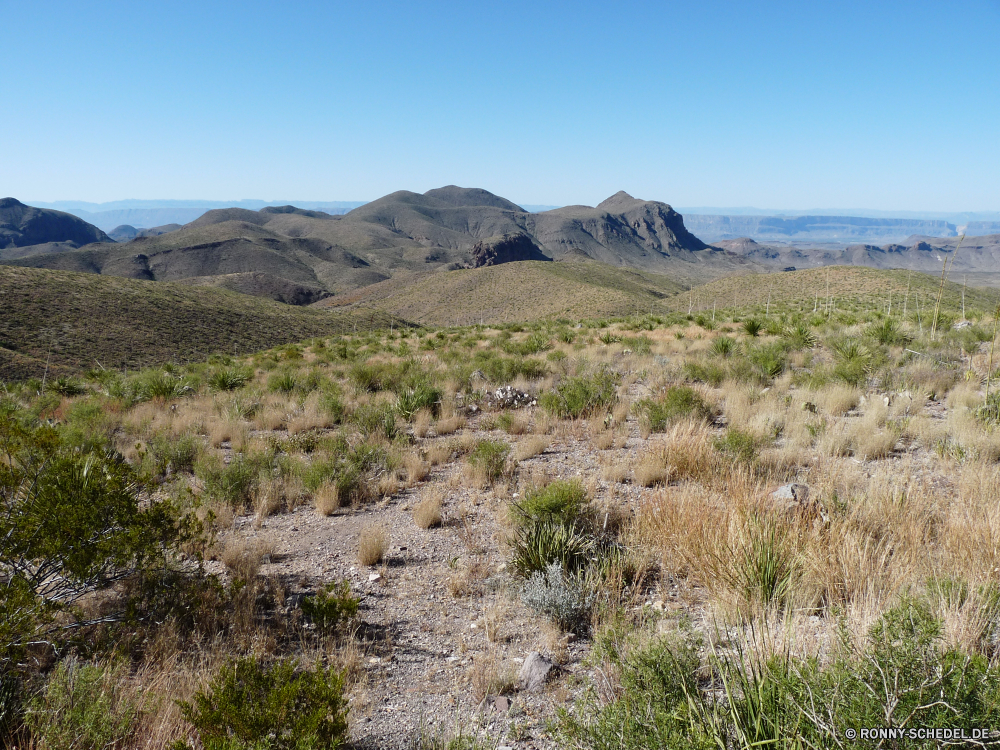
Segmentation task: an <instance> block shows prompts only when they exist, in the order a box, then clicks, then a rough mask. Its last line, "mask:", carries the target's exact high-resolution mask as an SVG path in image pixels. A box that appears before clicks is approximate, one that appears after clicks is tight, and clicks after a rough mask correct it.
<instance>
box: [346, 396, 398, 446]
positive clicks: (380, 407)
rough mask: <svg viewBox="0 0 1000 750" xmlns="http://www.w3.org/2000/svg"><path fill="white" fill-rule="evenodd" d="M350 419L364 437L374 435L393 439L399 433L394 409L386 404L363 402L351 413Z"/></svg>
mask: <svg viewBox="0 0 1000 750" xmlns="http://www.w3.org/2000/svg"><path fill="white" fill-rule="evenodd" d="M351 421H352V422H354V424H355V425H357V427H358V429H359V430H360V431H361V434H362V435H364V436H365V437H366V438H370V437H373V436H376V435H381V436H383V437H384V438H385V439H386V440H395V438H396V436H397V435H398V434H399V427H398V426H397V424H396V409H395V408H394V407H392V406H390V405H388V404H365V405H364V406H360V407H358V408H357V409H356V410H355V411H354V414H352V415H351Z"/></svg>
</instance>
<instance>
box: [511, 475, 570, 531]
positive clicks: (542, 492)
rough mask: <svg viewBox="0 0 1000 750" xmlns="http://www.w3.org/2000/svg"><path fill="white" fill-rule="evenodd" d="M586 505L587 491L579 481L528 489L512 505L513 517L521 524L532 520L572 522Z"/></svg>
mask: <svg viewBox="0 0 1000 750" xmlns="http://www.w3.org/2000/svg"><path fill="white" fill-rule="evenodd" d="M586 504H587V491H586V490H585V489H584V488H583V485H582V484H581V483H580V482H579V480H575V479H571V480H559V481H555V482H552V483H551V484H548V485H546V486H544V487H540V488H535V489H529V490H527V491H526V492H525V493H524V498H523V499H522V500H521V502H519V503H514V504H513V507H514V517H515V519H517V520H518V521H519V522H521V523H527V522H531V521H534V520H539V521H558V522H570V523H571V522H573V521H575V520H576V519H577V517H578V516H579V515H580V514H581V512H582V511H583V509H584V507H585V506H586Z"/></svg>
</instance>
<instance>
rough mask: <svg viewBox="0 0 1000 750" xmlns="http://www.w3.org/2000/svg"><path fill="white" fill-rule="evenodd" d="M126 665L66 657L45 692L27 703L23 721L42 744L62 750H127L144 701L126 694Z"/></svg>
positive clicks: (52, 675) (136, 726)
mask: <svg viewBox="0 0 1000 750" xmlns="http://www.w3.org/2000/svg"><path fill="white" fill-rule="evenodd" d="M127 684H128V669H127V667H126V666H125V665H124V664H121V663H116V664H111V665H108V666H107V667H102V666H99V665H96V664H82V663H80V662H78V661H76V660H75V659H72V658H70V659H65V660H63V661H61V662H59V664H57V665H56V668H55V670H53V672H52V674H51V675H50V676H49V679H48V681H47V682H46V684H45V688H44V689H43V691H42V693H41V695H39V696H38V697H37V698H35V699H34V700H32V701H31V702H30V703H29V704H28V708H27V711H26V712H25V723H26V724H27V726H28V728H29V729H30V730H31V734H32V737H33V739H34V740H35V741H36V742H37V743H38V744H40V745H42V746H43V747H47V748H59V749H60V750H106V748H126V747H128V746H129V744H128V743H129V740H130V739H131V738H132V737H133V735H134V734H135V731H136V729H137V728H138V719H139V717H140V715H141V713H142V708H143V707H142V704H141V702H140V701H138V700H136V699H135V698H134V697H131V696H130V695H129V694H128V688H127Z"/></svg>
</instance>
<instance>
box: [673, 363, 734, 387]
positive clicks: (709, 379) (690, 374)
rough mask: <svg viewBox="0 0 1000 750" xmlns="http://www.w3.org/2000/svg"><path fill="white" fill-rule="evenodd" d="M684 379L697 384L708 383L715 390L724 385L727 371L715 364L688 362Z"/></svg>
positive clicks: (685, 364)
mask: <svg viewBox="0 0 1000 750" xmlns="http://www.w3.org/2000/svg"><path fill="white" fill-rule="evenodd" d="M683 372H684V377H685V378H687V379H688V380H690V381H693V382H695V383H708V384H709V385H710V386H712V387H713V388H718V387H719V386H720V385H722V381H724V380H725V379H726V371H725V370H724V369H723V368H722V367H720V366H719V365H717V364H715V363H714V362H696V361H688V362H685V363H684V368H683Z"/></svg>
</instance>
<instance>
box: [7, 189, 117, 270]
mask: <svg viewBox="0 0 1000 750" xmlns="http://www.w3.org/2000/svg"><path fill="white" fill-rule="evenodd" d="M110 241H111V238H110V237H108V236H107V235H106V234H105V233H104V232H102V231H101V230H100V229H98V228H97V227H95V226H92V225H91V224H88V223H87V222H85V221H83V220H82V219H80V218H78V217H76V216H73V215H72V214H68V213H64V212H63V211H52V210H50V209H46V208H34V207H33V206H26V205H24V204H23V203H21V202H20V201H18V200H15V199H14V198H3V199H0V258H3V257H11V256H12V255H13V254H5V253H4V252H3V251H4V250H9V249H12V248H28V247H33V246H38V245H53V244H58V245H59V246H60V248H61V249H67V248H69V249H73V248H77V247H80V246H82V245H88V244H91V243H93V242H110Z"/></svg>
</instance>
